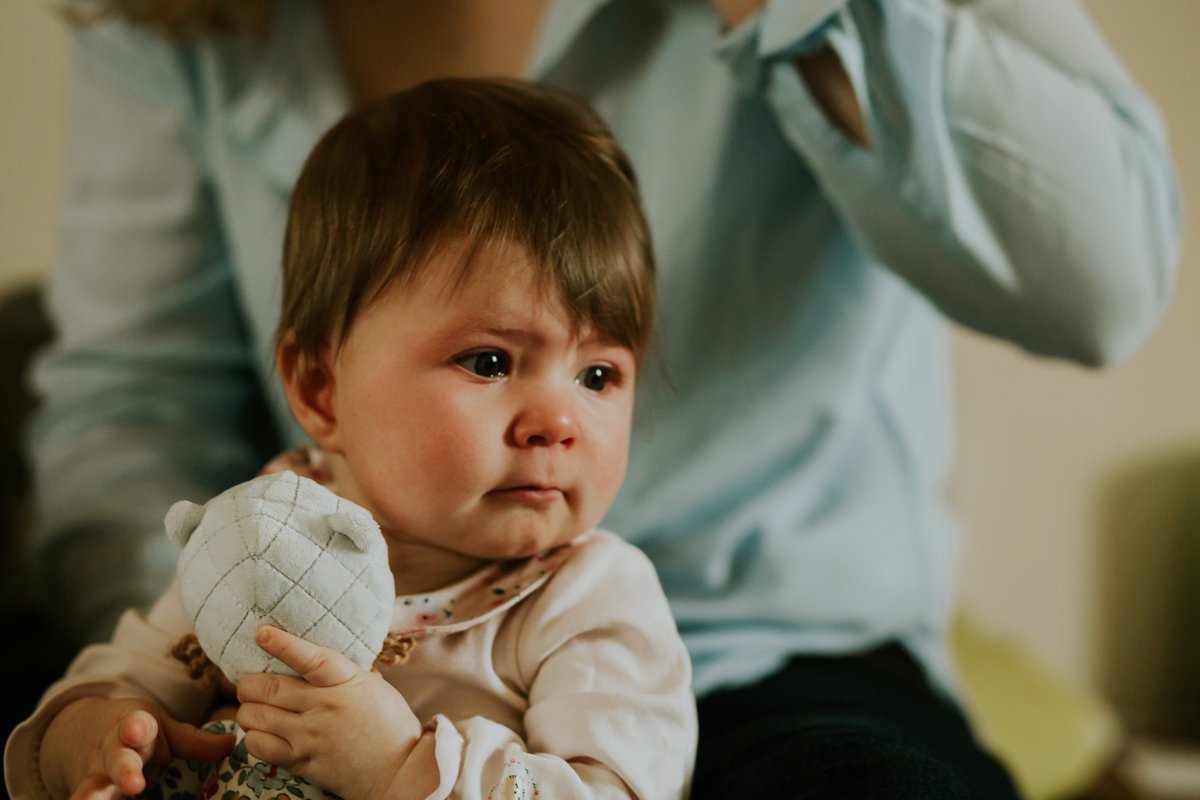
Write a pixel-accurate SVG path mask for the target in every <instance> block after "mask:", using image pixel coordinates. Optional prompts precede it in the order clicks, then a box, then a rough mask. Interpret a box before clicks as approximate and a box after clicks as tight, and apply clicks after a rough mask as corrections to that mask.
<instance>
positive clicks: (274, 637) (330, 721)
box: [237, 627, 421, 800]
mask: <svg viewBox="0 0 1200 800" xmlns="http://www.w3.org/2000/svg"><path fill="white" fill-rule="evenodd" d="M255 640H256V641H257V642H258V646H259V647H261V648H262V649H263V650H264V651H266V652H267V653H269V654H270V655H272V656H274V657H275V658H277V659H279V660H280V661H282V662H283V663H284V664H287V665H288V666H289V667H291V668H292V669H294V670H296V672H298V673H299V674H300V677H299V678H293V677H290V676H287V675H270V674H265V673H257V674H252V675H246V676H244V677H243V678H242V679H241V680H240V681H238V699H239V700H240V701H241V703H242V705H241V708H239V709H238V715H237V722H238V725H240V726H241V727H242V729H243V730H244V731H246V739H245V743H246V749H247V750H248V751H249V752H250V754H251V755H253V756H255V757H256V758H260V759H262V760H263V761H266V762H268V763H271V764H275V765H277V766H281V767H284V768H286V769H288V770H291V771H292V772H295V773H297V774H299V775H302V776H303V777H304V778H305V780H308V781H310V782H312V783H314V784H316V785H318V786H320V787H322V788H323V789H326V790H328V791H331V792H335V793H336V794H338V795H341V796H342V797H353V798H356V800H367V799H368V798H374V797H389V796H393V797H394V796H396V791H395V787H394V786H393V783H394V782H395V780H396V777H397V775H398V774H399V771H400V767H401V766H403V764H404V761H405V759H407V758H408V754H409V752H410V751H411V750H412V748H413V745H414V744H416V741H417V739H418V737H419V736H420V735H421V724H420V722H418V720H417V718H416V716H415V715H414V714H413V712H412V709H410V708H409V707H408V703H407V702H406V701H405V700H404V697H403V696H401V694H400V693H399V692H398V691H396V689H395V688H394V687H393V686H391V685H390V684H389V683H388V682H387V681H385V680H384V679H383V676H382V675H380V674H379V673H378V672H375V671H371V672H367V671H366V670H363V669H360V668H359V667H357V666H355V665H354V664H353V663H351V661H350V660H349V659H347V658H346V657H345V656H343V655H342V654H341V653H338V652H336V651H334V650H329V649H327V648H324V647H319V646H318V645H315V644H313V643H311V642H308V641H305V640H304V639H301V638H299V637H296V636H292V635H291V634H289V633H286V632H284V631H281V630H279V629H278V628H272V627H263V628H261V629H259V631H258V634H257V635H256V637H255Z"/></svg>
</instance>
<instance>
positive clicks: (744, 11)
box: [712, 0, 766, 30]
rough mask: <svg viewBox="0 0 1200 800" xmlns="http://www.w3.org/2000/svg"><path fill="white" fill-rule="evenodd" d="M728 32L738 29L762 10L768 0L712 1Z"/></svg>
mask: <svg viewBox="0 0 1200 800" xmlns="http://www.w3.org/2000/svg"><path fill="white" fill-rule="evenodd" d="M712 4H713V8H715V9H716V10H717V14H718V15H720V17H721V20H722V21H723V22H724V23H725V28H726V30H729V29H732V28H736V27H737V26H738V25H740V24H741V23H742V22H743V21H744V20H745V19H746V18H747V17H749V16H751V15H752V14H754V13H755V12H757V11H759V10H761V9H762V7H763V6H764V5H766V0H712Z"/></svg>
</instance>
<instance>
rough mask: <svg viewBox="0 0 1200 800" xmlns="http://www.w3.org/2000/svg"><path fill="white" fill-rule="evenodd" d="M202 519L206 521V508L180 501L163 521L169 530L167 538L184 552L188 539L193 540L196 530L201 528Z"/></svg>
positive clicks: (169, 510)
mask: <svg viewBox="0 0 1200 800" xmlns="http://www.w3.org/2000/svg"><path fill="white" fill-rule="evenodd" d="M202 519H204V506H201V505H197V504H196V503H193V502H191V501H189V500H180V501H179V502H178V503H175V504H174V505H173V506H171V508H170V509H168V510H167V516H166V519H164V520H163V524H164V525H165V526H166V529H167V538H168V539H170V540H171V541H172V542H174V543H175V546H176V547H178V548H180V549H181V550H182V549H183V546H184V545H186V544H187V543H188V539H190V538H192V534H193V533H194V532H195V531H196V528H197V527H199V526H200V520H202Z"/></svg>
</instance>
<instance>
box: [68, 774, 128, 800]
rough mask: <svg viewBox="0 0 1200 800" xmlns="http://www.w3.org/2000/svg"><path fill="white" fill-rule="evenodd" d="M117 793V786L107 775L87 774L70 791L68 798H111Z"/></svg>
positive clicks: (101, 799)
mask: <svg viewBox="0 0 1200 800" xmlns="http://www.w3.org/2000/svg"><path fill="white" fill-rule="evenodd" d="M116 794H117V787H116V786H114V785H113V782H112V781H111V780H110V779H109V777H108V776H107V775H100V774H98V773H97V774H95V775H88V776H87V777H86V778H84V779H83V782H82V783H80V784H79V785H78V786H76V787H75V791H73V792H71V798H70V800H112V799H113V798H114V797H115V796H116Z"/></svg>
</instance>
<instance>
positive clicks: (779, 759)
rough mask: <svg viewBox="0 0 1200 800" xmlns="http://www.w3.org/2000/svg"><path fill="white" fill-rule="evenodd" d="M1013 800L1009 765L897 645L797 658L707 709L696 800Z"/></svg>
mask: <svg viewBox="0 0 1200 800" xmlns="http://www.w3.org/2000/svg"><path fill="white" fill-rule="evenodd" d="M760 797H761V798H773V800H784V799H785V798H787V799H788V800H790V799H791V798H805V800H807V799H808V798H812V799H813V800H816V799H817V798H820V800H828V799H829V798H847V800H850V799H853V800H872V799H873V798H882V800H906V799H907V798H912V799H913V800H942V799H943V798H944V799H945V800H951V798H953V800H965V799H967V798H969V799H970V800H1015V798H1016V797H1017V791H1016V789H1015V788H1014V786H1013V783H1012V780H1011V779H1010V778H1009V776H1008V774H1007V773H1006V772H1005V770H1004V768H1003V767H1002V766H1001V765H1000V764H999V763H998V762H997V761H996V760H995V759H994V758H993V757H992V756H991V755H989V754H988V753H987V752H986V751H985V750H983V748H982V747H980V745H979V743H978V742H977V741H976V740H975V737H974V736H973V735H972V733H971V730H970V728H969V726H968V724H967V722H966V720H965V719H964V718H963V716H962V714H961V713H960V712H959V710H958V709H957V708H956V707H955V706H954V705H952V704H951V703H949V702H947V701H946V700H944V699H943V698H942V697H941V695H939V694H937V693H936V692H935V691H934V690H933V689H932V688H931V687H930V686H929V684H928V683H927V682H926V680H925V676H924V673H923V672H922V670H921V668H920V667H919V666H918V665H917V663H916V662H915V661H914V660H913V659H912V657H911V656H909V655H908V652H907V651H905V650H904V649H903V648H901V647H900V646H899V645H887V646H884V647H880V648H878V649H875V650H871V651H869V652H866V653H863V654H859V655H853V656H844V657H809V656H805V657H799V658H795V659H793V660H792V661H790V662H789V663H788V665H787V666H786V667H784V668H783V669H782V670H780V671H779V672H777V673H775V674H774V675H771V676H769V677H767V678H765V679H763V680H762V681H760V682H759V683H757V684H753V685H751V686H747V687H742V688H738V689H731V690H728V691H718V692H716V693H715V694H712V695H709V696H707V697H705V698H704V699H703V700H701V701H700V749H699V751H698V753H697V759H696V774H695V779H694V783H693V787H692V800H708V799H709V798H723V799H724V800H730V799H732V800H740V799H741V798H760Z"/></svg>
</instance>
